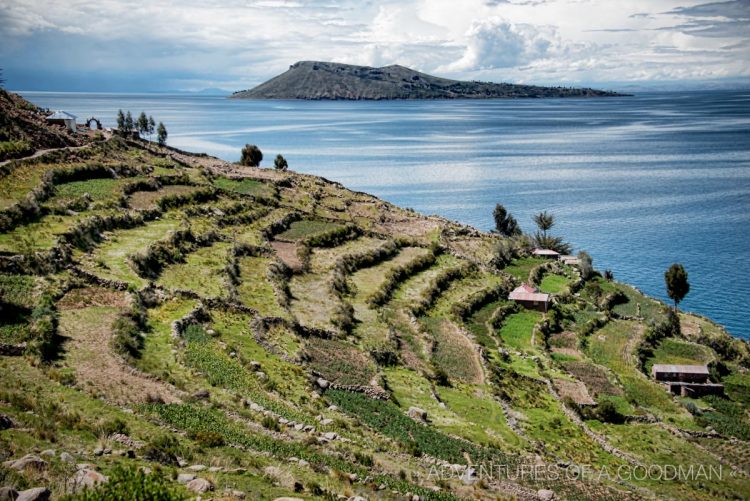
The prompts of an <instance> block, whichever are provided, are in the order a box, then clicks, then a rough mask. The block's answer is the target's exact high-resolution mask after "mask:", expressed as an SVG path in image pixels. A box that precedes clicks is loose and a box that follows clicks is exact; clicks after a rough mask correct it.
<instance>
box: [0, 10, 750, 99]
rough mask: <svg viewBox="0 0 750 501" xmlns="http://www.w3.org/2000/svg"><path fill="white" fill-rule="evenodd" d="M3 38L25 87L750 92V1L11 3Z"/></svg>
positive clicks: (10, 66)
mask: <svg viewBox="0 0 750 501" xmlns="http://www.w3.org/2000/svg"><path fill="white" fill-rule="evenodd" d="M0 37H1V38H0V40H2V44H0V68H2V69H3V76H4V78H5V79H6V80H7V82H6V84H5V86H6V87H7V88H9V89H14V90H49V91H102V92H144V91H173V90H180V91H197V90H201V89H206V88H221V89H226V90H230V91H235V90H241V89H248V88H252V87H253V86H255V85H257V84H259V83H261V82H263V81H265V80H267V79H268V78H271V77H273V76H275V75H277V74H279V73H281V72H283V71H285V70H286V69H287V68H288V67H289V65H290V64H292V63H294V62H296V61H301V60H321V61H335V62H342V63H350V64H361V65H370V66H384V65H389V64H401V65H404V66H408V67H411V68H414V69H417V70H420V71H423V72H426V73H430V74H435V75H439V76H444V77H449V78H456V79H461V80H484V81H496V82H512V83H534V84H542V85H545V84H547V85H558V84H559V85H586V86H589V85H590V86H598V87H605V88H609V89H614V90H620V89H628V88H633V87H654V88H658V87H670V86H671V87H678V88H704V87H715V86H728V87H733V86H735V87H744V88H750V0H729V1H719V2H706V1H700V0H629V1H625V0H400V1H395V2H390V1H383V2H376V1H353V0H317V1H314V0H150V1H148V2H141V1H139V0H96V1H91V0H0Z"/></svg>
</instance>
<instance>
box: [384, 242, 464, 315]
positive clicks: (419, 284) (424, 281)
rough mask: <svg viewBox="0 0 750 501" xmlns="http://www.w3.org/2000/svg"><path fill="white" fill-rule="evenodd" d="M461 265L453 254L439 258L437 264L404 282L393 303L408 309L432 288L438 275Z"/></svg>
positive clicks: (394, 296)
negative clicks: (432, 283) (431, 285)
mask: <svg viewBox="0 0 750 501" xmlns="http://www.w3.org/2000/svg"><path fill="white" fill-rule="evenodd" d="M459 263H460V260H459V259H458V258H457V257H455V256H453V255H451V254H442V255H440V256H438V258H437V260H436V261H435V264H433V265H432V266H431V267H430V268H428V269H427V270H425V271H423V272H421V273H418V274H417V275H414V276H413V277H411V278H409V279H408V280H406V281H404V283H403V284H401V286H400V287H399V288H398V289H397V290H396V292H395V294H394V295H393V300H392V301H391V303H392V304H393V305H394V306H395V307H399V308H406V307H408V306H409V305H411V304H413V303H414V302H415V301H417V300H419V299H420V298H421V297H422V295H423V294H424V291H425V289H427V288H428V287H429V286H430V284H431V282H432V281H433V280H434V279H435V277H436V276H437V275H439V274H440V273H441V272H443V271H444V270H446V269H449V268H453V267H456V266H458V265H459Z"/></svg>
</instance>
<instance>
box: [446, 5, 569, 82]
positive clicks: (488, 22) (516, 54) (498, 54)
mask: <svg viewBox="0 0 750 501" xmlns="http://www.w3.org/2000/svg"><path fill="white" fill-rule="evenodd" d="M466 38H467V42H466V50H465V52H464V54H463V57H461V59H459V60H458V61H455V62H453V63H451V64H448V65H446V66H444V67H442V68H441V69H443V70H445V71H449V72H457V71H467V70H468V71H474V70H488V69H495V68H513V67H517V66H523V65H527V64H529V63H530V62H532V61H535V60H537V59H544V58H546V57H548V56H549V55H553V54H554V53H556V52H557V51H558V50H559V45H560V41H559V39H558V36H557V32H556V30H555V29H554V28H553V27H551V26H534V25H531V24H526V23H511V22H508V21H507V20H505V19H502V18H499V17H491V18H489V19H484V20H481V21H475V22H474V23H472V25H471V27H470V28H469V30H468V31H467V32H466Z"/></svg>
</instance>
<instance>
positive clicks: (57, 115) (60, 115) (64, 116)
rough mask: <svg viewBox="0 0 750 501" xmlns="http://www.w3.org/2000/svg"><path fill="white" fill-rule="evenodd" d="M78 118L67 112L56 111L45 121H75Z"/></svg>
mask: <svg viewBox="0 0 750 501" xmlns="http://www.w3.org/2000/svg"><path fill="white" fill-rule="evenodd" d="M76 118H78V117H77V116H75V115H73V114H72V113H68V112H67V111H62V110H58V111H56V112H54V113H53V114H51V115H50V116H48V117H47V120H75V119H76Z"/></svg>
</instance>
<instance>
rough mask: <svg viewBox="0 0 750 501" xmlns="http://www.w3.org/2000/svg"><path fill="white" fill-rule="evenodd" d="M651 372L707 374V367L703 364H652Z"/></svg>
mask: <svg viewBox="0 0 750 501" xmlns="http://www.w3.org/2000/svg"><path fill="white" fill-rule="evenodd" d="M651 372H671V373H682V374H709V372H708V367H707V366H705V365H672V364H654V366H653V367H652V368H651Z"/></svg>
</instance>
